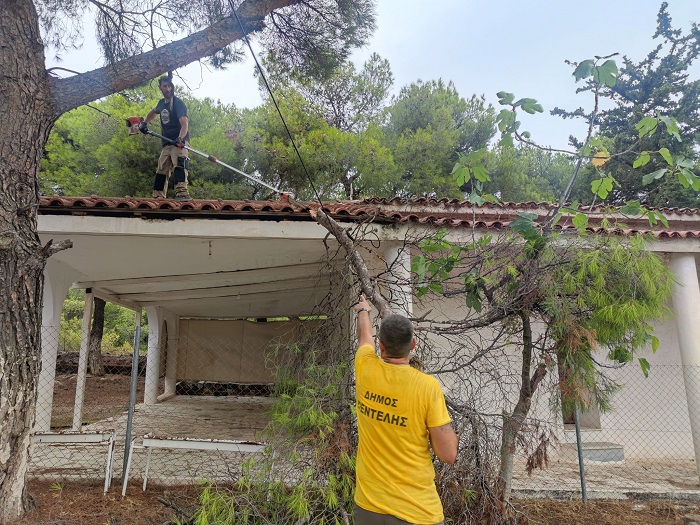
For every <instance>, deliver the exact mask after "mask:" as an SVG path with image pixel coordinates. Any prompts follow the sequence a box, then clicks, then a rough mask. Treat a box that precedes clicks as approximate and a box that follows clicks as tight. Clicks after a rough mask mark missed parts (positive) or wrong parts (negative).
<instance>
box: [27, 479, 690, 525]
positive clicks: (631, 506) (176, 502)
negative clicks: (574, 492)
mask: <svg viewBox="0 0 700 525" xmlns="http://www.w3.org/2000/svg"><path fill="white" fill-rule="evenodd" d="M29 488H30V492H31V494H32V497H33V498H34V500H35V502H36V505H37V509H36V510H34V511H32V512H31V513H30V514H29V515H27V516H26V518H25V519H23V520H21V521H17V522H15V523H13V525H83V524H85V525H92V524H94V525H168V524H173V523H174V519H175V518H176V517H180V518H181V519H182V518H183V517H185V519H182V522H183V523H187V518H186V517H190V516H191V515H192V512H193V510H194V508H195V506H196V496H197V490H196V487H194V486H192V485H189V486H181V487H158V486H156V485H150V484H149V486H148V490H147V491H146V492H142V491H141V487H140V486H139V484H138V483H135V484H134V485H133V486H130V487H129V490H128V492H127V495H126V497H125V498H124V499H122V497H121V494H120V492H119V491H118V490H113V489H112V490H110V491H109V492H108V493H107V495H106V496H103V495H102V486H101V484H99V483H97V484H84V483H66V484H65V485H64V486H62V487H52V486H50V485H49V484H48V483H45V482H44V483H31V484H30V487H29ZM514 506H515V508H516V509H517V510H518V511H519V513H521V515H522V517H526V518H527V520H529V521H524V523H532V524H533V525H534V524H543V525H623V524H624V525H652V524H653V525H691V524H693V523H698V524H700V503H686V502H670V501H657V502H634V501H589V502H588V503H587V504H585V505H584V504H583V503H582V502H580V501H554V500H520V501H515V502H514Z"/></svg>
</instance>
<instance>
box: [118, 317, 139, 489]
mask: <svg viewBox="0 0 700 525" xmlns="http://www.w3.org/2000/svg"><path fill="white" fill-rule="evenodd" d="M140 344H141V310H137V311H136V331H135V333H134V357H133V358H132V359H131V389H130V390H129V413H128V416H127V418H126V435H125V436H124V439H125V441H124V461H123V464H122V482H124V478H125V476H126V470H127V469H126V467H127V461H128V460H129V451H130V449H131V428H132V425H133V422H134V406H135V405H136V381H137V379H138V375H139V346H140Z"/></svg>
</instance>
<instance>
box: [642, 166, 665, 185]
mask: <svg viewBox="0 0 700 525" xmlns="http://www.w3.org/2000/svg"><path fill="white" fill-rule="evenodd" d="M667 171H668V170H667V169H666V168H661V169H660V170H656V171H652V172H651V173H647V174H646V175H644V177H642V184H643V185H644V186H646V185H648V184H651V183H652V182H654V181H655V180H658V179H660V178H661V177H663V176H664V174H665V173H666V172H667Z"/></svg>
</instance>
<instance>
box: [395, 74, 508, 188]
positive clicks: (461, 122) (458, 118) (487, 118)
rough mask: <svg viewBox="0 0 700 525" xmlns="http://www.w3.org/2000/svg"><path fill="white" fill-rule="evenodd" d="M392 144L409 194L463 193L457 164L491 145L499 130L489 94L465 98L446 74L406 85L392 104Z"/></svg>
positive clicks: (396, 161)
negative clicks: (458, 185)
mask: <svg viewBox="0 0 700 525" xmlns="http://www.w3.org/2000/svg"><path fill="white" fill-rule="evenodd" d="M388 113H389V121H388V123H387V126H386V130H387V137H388V142H389V145H390V148H391V149H392V151H393V152H394V160H395V163H396V166H397V169H398V173H399V175H400V178H401V181H402V186H401V187H398V188H396V190H397V192H396V193H397V194H399V195H405V196H436V197H458V196H460V193H459V192H458V191H457V190H456V188H455V186H454V184H453V182H452V179H451V173H452V167H453V166H454V165H455V163H456V162H457V161H458V158H459V155H460V154H470V153H472V152H475V151H477V150H480V149H482V148H484V147H485V146H486V144H487V143H488V141H489V140H490V139H491V137H492V136H493V134H494V132H495V114H494V110H493V108H492V107H491V106H486V105H485V102H484V99H483V98H479V97H476V96H473V97H471V98H470V99H469V100H465V99H463V98H462V97H460V96H459V94H458V93H457V90H456V89H455V87H454V85H453V84H452V83H451V82H450V83H448V84H445V83H444V82H443V81H442V80H438V81H437V82H436V81H432V82H421V81H419V82H417V83H414V84H411V85H409V86H406V87H404V88H402V89H401V91H400V93H399V95H398V97H396V99H395V100H394V101H393V104H392V105H391V106H390V107H389V108H388Z"/></svg>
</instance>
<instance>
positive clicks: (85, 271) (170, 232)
mask: <svg viewBox="0 0 700 525" xmlns="http://www.w3.org/2000/svg"><path fill="white" fill-rule="evenodd" d="M39 235H40V238H41V240H42V242H44V243H45V242H47V241H48V240H49V239H53V240H54V241H61V240H64V239H70V240H71V241H72V242H73V248H71V249H69V250H65V251H62V252H59V253H58V254H56V255H54V256H53V258H55V259H56V260H57V261H59V262H61V263H63V264H64V265H66V266H67V267H68V268H70V269H72V270H74V271H75V272H78V274H79V275H80V277H79V279H78V280H77V281H76V283H75V285H76V286H78V287H81V288H92V289H93V291H94V292H95V293H96V295H98V296H101V297H103V298H104V299H107V300H109V301H111V302H115V303H118V304H123V305H126V306H130V307H135V308H138V307H146V306H162V307H164V308H166V309H168V310H170V311H172V312H173V313H175V314H176V315H178V316H180V317H195V318H242V317H278V316H297V315H305V314H311V313H318V311H316V310H315V309H314V307H315V306H316V305H317V304H320V303H321V301H322V299H323V298H324V297H325V296H326V294H328V293H329V292H330V290H331V285H330V283H329V271H328V265H327V255H326V254H327V253H332V254H336V257H335V259H336V263H342V257H343V256H344V253H342V250H340V251H339V250H338V246H337V243H336V242H335V239H333V238H330V239H327V238H326V237H327V231H326V230H325V229H324V228H322V227H321V226H319V225H318V224H316V223H315V222H311V221H307V222H300V221H297V222H285V221H256V220H215V219H201V218H200V219H197V218H191V219H178V220H152V219H143V218H139V217H95V216H80V215H63V216H53V215H40V216H39Z"/></svg>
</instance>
